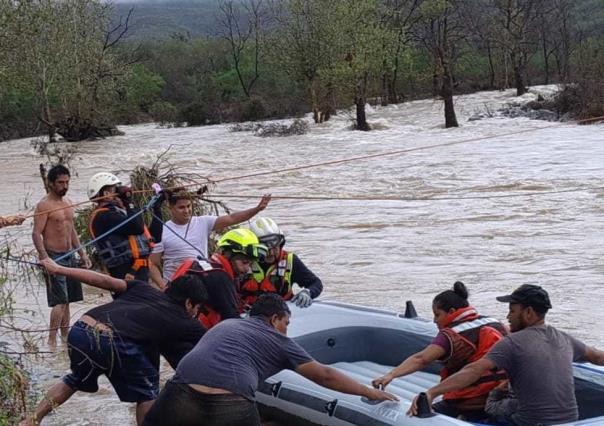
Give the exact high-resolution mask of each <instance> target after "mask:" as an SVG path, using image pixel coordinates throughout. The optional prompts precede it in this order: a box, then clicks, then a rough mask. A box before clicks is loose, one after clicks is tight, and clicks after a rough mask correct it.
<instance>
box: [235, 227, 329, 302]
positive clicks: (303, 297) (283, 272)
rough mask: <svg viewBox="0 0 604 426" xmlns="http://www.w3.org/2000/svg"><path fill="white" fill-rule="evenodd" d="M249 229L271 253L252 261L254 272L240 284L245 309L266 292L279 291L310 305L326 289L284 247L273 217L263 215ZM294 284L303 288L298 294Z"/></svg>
mask: <svg viewBox="0 0 604 426" xmlns="http://www.w3.org/2000/svg"><path fill="white" fill-rule="evenodd" d="M250 229H251V230H252V231H253V232H254V234H256V235H257V236H258V239H259V240H260V243H262V244H263V245H265V246H266V247H267V248H268V254H267V256H266V257H265V258H264V259H261V260H260V261H257V262H254V263H253V264H252V275H251V276H250V277H249V279H248V280H246V281H245V282H243V283H241V285H240V286H239V295H240V297H241V299H242V310H245V309H246V307H249V306H252V305H253V304H254V302H255V301H256V299H257V298H258V297H259V296H260V295H261V294H263V293H277V294H279V295H280V296H281V297H282V298H283V299H285V300H291V301H292V302H293V303H295V304H296V305H297V306H299V307H301V308H306V307H308V306H310V305H311V304H312V301H313V299H315V298H317V297H318V296H319V295H320V294H321V292H322V291H323V284H322V283H321V280H320V279H319V278H318V277H317V276H316V275H315V274H314V273H312V271H311V270H310V269H308V268H307V267H306V265H305V264H304V263H302V261H301V260H300V258H299V257H298V256H297V255H296V254H294V253H291V252H288V251H286V250H284V249H283V246H284V245H285V235H284V234H283V232H281V229H280V228H279V225H277V223H276V222H275V221H274V220H273V219H271V218H268V217H260V218H258V219H256V220H254V221H253V222H252V223H251V224H250ZM294 283H295V284H298V286H300V287H301V288H302V290H300V291H299V292H298V293H296V294H295V295H294V292H293V287H292V286H293V284H294Z"/></svg>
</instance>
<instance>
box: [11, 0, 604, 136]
mask: <svg viewBox="0 0 604 426" xmlns="http://www.w3.org/2000/svg"><path fill="white" fill-rule="evenodd" d="M603 35H604V0H189V1H179V0H176V1H161V0H157V1H153V0H139V1H132V2H128V1H121V2H117V3H114V4H111V3H106V2H102V1H97V0H20V1H17V0H0V140H3V139H10V138H16V137H23V136H30V135H40V134H46V135H48V137H49V138H50V139H51V140H54V139H56V138H57V135H61V136H62V137H64V138H65V139H67V140H82V139H86V138H90V137H99V136H105V135H110V134H113V133H114V132H115V131H116V130H115V126H116V125H117V124H128V123H138V122H146V121H157V122H160V123H161V124H163V125H167V126H179V125H191V126H195V125H205V124H214V123H221V122H228V121H248V120H261V119H266V118H277V117H285V116H299V115H301V114H304V113H307V112H309V111H311V112H313V118H314V121H315V122H322V121H324V120H328V119H329V117H330V116H331V115H333V114H335V113H336V110H337V109H339V108H350V107H352V108H353V111H354V112H355V114H354V116H355V123H354V124H355V128H357V129H359V130H369V128H370V127H369V124H368V123H367V122H366V118H365V104H366V103H377V104H382V105H386V104H389V103H399V102H404V101H407V100H410V99H416V98H422V97H438V98H440V99H442V100H443V102H444V117H443V119H444V122H445V125H446V126H448V127H450V126H456V125H457V119H456V116H455V104H454V101H453V99H454V98H453V96H454V95H456V94H461V93H468V92H473V91H478V90H494V89H505V88H515V89H516V91H517V93H518V94H519V95H520V94H522V93H524V91H525V90H526V89H527V87H528V86H530V85H536V84H551V83H560V84H562V88H563V91H562V95H561V96H560V97H559V99H558V100H557V102H558V104H557V105H558V110H559V112H560V113H561V114H566V116H570V117H576V118H585V117H594V116H600V115H604V78H603V77H602V76H603V75H604V37H603Z"/></svg>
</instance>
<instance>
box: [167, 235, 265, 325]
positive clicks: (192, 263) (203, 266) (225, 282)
mask: <svg viewBox="0 0 604 426" xmlns="http://www.w3.org/2000/svg"><path fill="white" fill-rule="evenodd" d="M217 246H218V252H217V253H214V254H213V255H212V256H211V258H210V262H209V263H208V262H206V261H203V260H198V259H189V260H186V261H185V262H183V263H182V264H181V265H180V267H179V268H178V269H177V270H176V272H175V273H174V275H173V276H172V277H171V279H170V281H174V280H176V279H177V278H179V277H181V276H183V275H185V274H195V275H197V276H200V277H201V278H202V280H203V282H204V284H205V286H206V290H207V292H208V302H207V303H206V304H205V306H203V307H202V310H201V311H202V312H201V313H200V314H199V316H198V318H199V320H200V321H201V323H202V324H203V325H204V326H205V327H206V329H209V328H211V327H213V326H215V325H216V324H218V323H219V322H220V321H222V320H224V319H227V318H238V317H239V305H240V303H239V297H238V295H237V284H236V283H237V282H239V280H241V279H242V277H246V276H248V275H249V274H250V272H251V269H250V265H251V264H252V262H255V261H258V260H259V259H261V258H262V257H263V256H264V255H265V254H266V247H264V246H263V245H261V244H260V242H259V241H258V237H256V235H255V234H254V233H253V232H252V231H250V230H249V229H245V228H237V229H233V230H231V231H228V232H226V233H225V234H224V235H223V236H222V237H220V239H219V240H218V244H217ZM169 287H170V284H168V288H169Z"/></svg>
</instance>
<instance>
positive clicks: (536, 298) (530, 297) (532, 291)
mask: <svg viewBox="0 0 604 426" xmlns="http://www.w3.org/2000/svg"><path fill="white" fill-rule="evenodd" d="M497 300H498V301H500V302H505V303H520V304H522V305H524V306H533V307H541V308H546V309H551V307H552V304H551V302H550V300H549V295H548V294H547V291H545V290H544V289H543V288H541V287H539V286H538V285H532V284H522V285H521V286H520V287H518V288H517V289H516V290H514V291H513V292H512V294H509V295H507V296H499V297H497Z"/></svg>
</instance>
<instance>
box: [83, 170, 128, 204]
mask: <svg viewBox="0 0 604 426" xmlns="http://www.w3.org/2000/svg"><path fill="white" fill-rule="evenodd" d="M121 183H122V182H121V181H120V180H119V178H118V177H117V176H116V175H114V174H112V173H107V172H100V173H97V174H95V175H94V176H92V177H91V178H90V180H89V181H88V198H89V199H93V198H95V197H97V196H98V195H99V192H100V191H101V189H103V187H105V186H110V185H120V184H121Z"/></svg>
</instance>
